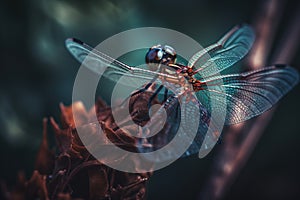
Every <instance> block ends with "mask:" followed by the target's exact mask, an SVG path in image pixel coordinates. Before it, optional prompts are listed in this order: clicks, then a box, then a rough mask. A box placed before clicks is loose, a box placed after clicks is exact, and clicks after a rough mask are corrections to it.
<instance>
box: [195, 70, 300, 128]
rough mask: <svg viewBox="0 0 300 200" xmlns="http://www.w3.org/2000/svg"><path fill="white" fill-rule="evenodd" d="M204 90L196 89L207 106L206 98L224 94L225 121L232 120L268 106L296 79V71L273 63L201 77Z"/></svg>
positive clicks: (220, 96)
mask: <svg viewBox="0 0 300 200" xmlns="http://www.w3.org/2000/svg"><path fill="white" fill-rule="evenodd" d="M203 81H204V82H205V83H206V88H205V90H202V91H199V92H197V93H196V95H197V98H198V99H199V101H200V102H201V103H202V104H203V105H204V106H206V107H207V108H209V109H210V99H214V100H218V99H222V98H223V97H226V100H227V101H226V102H225V103H227V105H224V102H221V101H220V102H219V104H217V105H216V106H217V107H220V108H222V107H223V108H224V107H225V108H227V114H226V121H225V124H236V123H239V122H243V121H245V120H248V119H250V118H252V117H255V116H257V115H259V114H262V113H263V112H265V111H267V110H268V109H270V108H271V107H272V106H273V105H274V104H276V103H277V102H278V101H279V99H280V98H282V97H283V96H284V95H285V94H286V93H287V92H288V91H289V90H291V89H292V88H293V87H294V86H295V85H296V84H297V83H298V82H299V74H298V72H297V71H296V70H295V69H293V68H291V67H288V66H285V65H275V66H271V67H266V68H263V69H259V70H255V71H250V72H246V73H241V74H229V75H223V76H216V77H211V78H208V79H205V80H203Z"/></svg>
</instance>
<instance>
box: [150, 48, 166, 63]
mask: <svg viewBox="0 0 300 200" xmlns="http://www.w3.org/2000/svg"><path fill="white" fill-rule="evenodd" d="M163 54H164V53H163V51H162V49H161V48H154V49H150V50H149V51H148V53H147V54H146V63H159V62H160V61H161V59H162V57H163Z"/></svg>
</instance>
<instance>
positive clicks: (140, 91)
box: [120, 77, 157, 106]
mask: <svg viewBox="0 0 300 200" xmlns="http://www.w3.org/2000/svg"><path fill="white" fill-rule="evenodd" d="M156 79H157V77H154V78H153V79H152V80H151V81H150V82H149V83H147V85H146V86H145V87H143V88H142V89H139V90H138V91H135V92H133V93H132V94H131V95H130V96H129V97H127V98H126V99H125V100H124V101H123V102H122V103H121V105H120V106H123V105H124V103H125V102H127V100H128V99H130V98H131V97H134V96H135V95H137V94H140V93H142V92H145V91H147V90H148V89H149V88H150V87H151V86H152V85H153V84H154V81H155V80H156Z"/></svg>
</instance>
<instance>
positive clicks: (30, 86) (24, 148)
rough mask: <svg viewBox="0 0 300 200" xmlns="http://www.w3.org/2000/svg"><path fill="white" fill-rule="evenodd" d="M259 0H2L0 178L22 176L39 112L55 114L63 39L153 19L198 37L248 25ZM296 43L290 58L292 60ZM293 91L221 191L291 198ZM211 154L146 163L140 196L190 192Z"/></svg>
mask: <svg viewBox="0 0 300 200" xmlns="http://www.w3.org/2000/svg"><path fill="white" fill-rule="evenodd" d="M262 2H263V1H208V0H202V1H195V2H193V1H189V0H185V1H157V0H155V1H143V2H142V1H138V0H129V1H89V2H84V1H79V0H78V1H71V0H69V1H68V0H66V1H59V0H54V1H46V0H30V1H17V0H14V1H8V0H6V1H4V2H3V1H2V2H1V4H0V22H1V28H0V30H1V31H0V53H1V54H0V56H1V64H0V66H1V67H0V82H1V85H0V148H1V149H0V163H1V170H0V179H1V180H6V181H7V182H8V183H9V184H13V183H14V182H15V178H16V173H17V171H18V170H20V169H23V170H24V171H25V172H26V175H27V177H29V176H30V175H31V172H32V170H33V164H34V159H35V155H36V152H37V149H38V146H39V142H40V140H41V136H42V135H41V133H42V118H43V117H45V116H54V117H55V118H56V119H59V107H58V104H59V103H60V102H63V103H65V104H67V105H69V104H70V103H71V93H72V86H73V82H74V79H75V76H76V72H77V70H78V67H79V64H78V63H77V62H76V61H75V60H74V59H73V58H72V57H71V56H70V54H69V53H68V52H67V51H66V49H65V47H64V40H65V39H66V38H68V37H77V38H80V39H81V40H83V41H85V42H86V43H88V44H91V45H97V44H98V43H100V42H101V41H103V40H105V39H106V38H108V37H110V36H112V35H114V34H116V33H119V32H121V31H125V30H128V29H131V28H137V27H144V26H156V27H165V28H170V29H174V30H177V31H180V32H182V33H184V34H186V35H188V36H190V37H192V38H194V39H195V40H197V41H198V42H199V43H200V44H201V45H203V46H206V45H208V44H210V43H212V42H214V41H216V40H217V39H218V38H219V37H220V36H222V35H223V34H224V33H225V32H226V31H228V30H229V29H230V28H231V27H233V26H234V25H236V24H239V23H242V22H247V23H250V24H251V23H252V22H253V20H254V15H255V13H256V12H258V8H259V7H260V5H261V3H262ZM297 9H299V6H298V7H297V6H296V3H295V2H293V1H287V2H286V4H285V6H284V7H283V8H282V12H283V18H282V20H281V21H280V24H279V30H278V35H277V37H276V38H275V43H274V46H273V47H272V48H273V49H275V48H276V43H277V38H278V37H280V36H281V34H282V33H283V31H284V30H285V28H286V24H287V22H288V21H289V20H291V18H292V15H290V13H293V12H295V11H296V10H297ZM298 12H299V10H298ZM278 14H280V13H278ZM299 23H300V22H299ZM298 26H299V25H298ZM145 37H146V36H145ZM154 44H155V41H154ZM297 51H298V53H296V54H295V55H296V56H295V58H294V59H293V60H292V61H291V63H289V64H290V65H292V66H294V67H296V68H298V69H300V58H299V49H298V50H297ZM270 64H271V63H270ZM299 94H300V86H299V85H298V86H297V87H296V88H295V89H294V90H293V91H292V92H290V93H289V94H288V95H287V96H286V97H285V98H284V99H283V100H282V101H281V102H280V104H279V106H278V108H277V110H276V112H275V114H274V116H273V118H272V121H271V123H270V124H269V126H268V127H267V129H266V131H265V133H264V134H263V136H262V138H261V140H260V141H259V142H258V144H257V146H256V148H255V150H254V153H253V154H252V156H251V157H250V160H249V161H248V162H247V164H246V167H245V168H244V169H243V170H242V171H241V173H240V176H239V177H238V178H237V180H236V181H235V183H234V185H233V187H232V188H231V190H230V191H229V192H228V195H227V196H226V199H283V198H286V199H296V197H298V199H300V172H299V170H300V156H299V153H300V145H299V143H300V127H299V126H300V124H299V122H300V121H299V115H300V105H299V102H300V95H299ZM49 131H50V132H51V131H52V130H50V129H49ZM50 135H51V134H50ZM51 141H52V143H53V138H52V139H51ZM221 145H222V144H221ZM215 153H216V150H214V151H212V153H211V154H209V155H208V156H207V157H205V158H204V159H201V160H199V159H198V158H197V157H196V156H192V157H189V158H184V159H180V160H178V161H176V162H175V163H173V164H172V165H170V166H168V167H166V168H164V169H162V170H160V171H157V172H155V175H154V176H153V178H152V179H151V180H150V183H149V190H148V191H149V192H148V199H196V197H197V195H198V194H199V192H200V190H201V188H202V187H203V185H204V183H205V180H206V177H207V176H208V175H209V173H211V165H212V163H213V160H214V155H215ZM214 162H217V161H214Z"/></svg>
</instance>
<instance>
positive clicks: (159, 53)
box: [156, 49, 164, 60]
mask: <svg viewBox="0 0 300 200" xmlns="http://www.w3.org/2000/svg"><path fill="white" fill-rule="evenodd" d="M163 55H164V52H163V50H162V49H159V50H158V51H157V55H156V56H157V60H161V59H162V57H163Z"/></svg>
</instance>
